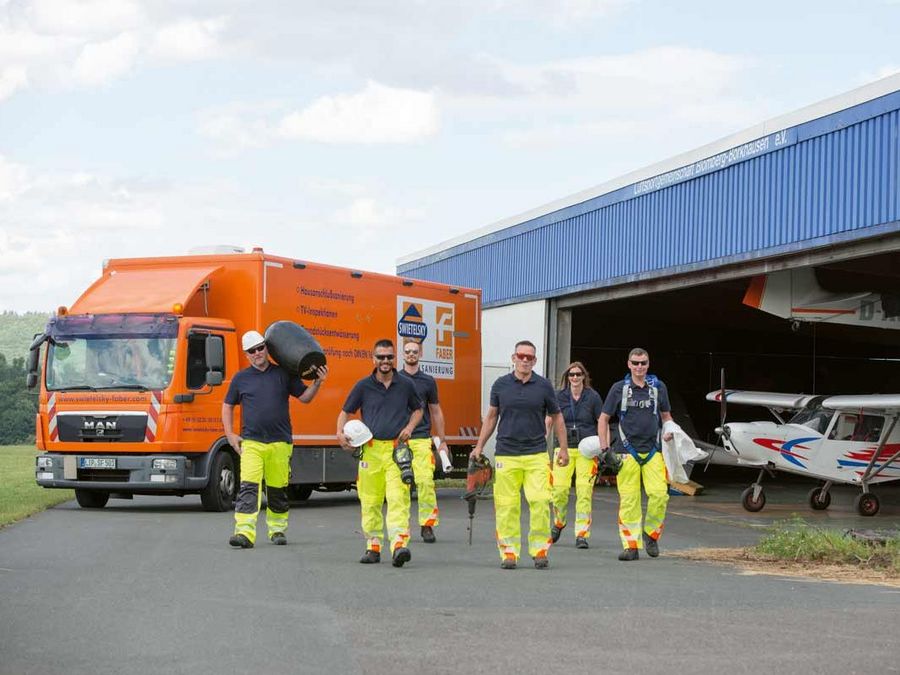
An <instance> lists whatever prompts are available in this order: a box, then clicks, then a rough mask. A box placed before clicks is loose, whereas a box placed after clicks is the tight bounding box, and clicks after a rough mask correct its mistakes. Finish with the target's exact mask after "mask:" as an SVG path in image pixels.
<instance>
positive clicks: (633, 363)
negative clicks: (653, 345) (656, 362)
mask: <svg viewBox="0 0 900 675" xmlns="http://www.w3.org/2000/svg"><path fill="white" fill-rule="evenodd" d="M648 363H650V362H649V361H632V362H631V365H633V366H646V365H647V364H648Z"/></svg>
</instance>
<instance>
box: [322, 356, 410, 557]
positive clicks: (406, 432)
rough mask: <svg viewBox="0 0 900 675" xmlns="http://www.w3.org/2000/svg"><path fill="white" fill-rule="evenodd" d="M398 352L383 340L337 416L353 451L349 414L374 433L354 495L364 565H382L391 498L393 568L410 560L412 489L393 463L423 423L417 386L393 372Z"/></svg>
mask: <svg viewBox="0 0 900 675" xmlns="http://www.w3.org/2000/svg"><path fill="white" fill-rule="evenodd" d="M395 359H396V350H395V349H394V343H393V342H392V341H391V340H387V339H385V340H379V341H378V342H376V343H375V348H374V350H373V361H374V364H375V369H374V370H373V371H372V374H371V375H369V376H368V377H364V378H363V379H361V380H360V381H359V382H357V383H356V384H355V385H354V386H353V389H352V390H351V391H350V394H349V395H348V396H347V400H346V401H344V405H343V407H342V409H341V412H340V414H339V415H338V418H337V438H338V442H339V443H340V444H341V445H342V446H343V447H345V448H348V449H349V448H350V443H349V440H348V438H347V436H345V435H344V425H345V424H346V423H347V420H348V419H350V415H352V414H354V413H356V412H357V411H359V412H360V416H361V417H362V421H363V423H364V424H365V425H366V426H367V427H369V430H370V431H371V432H372V440H370V441H369V442H368V443H366V444H365V445H364V446H363V448H362V455H361V456H360V458H359V474H358V476H357V479H356V492H357V494H358V495H359V504H360V509H361V511H362V529H363V534H364V535H365V537H366V552H365V554H363V557H362V558H360V562H361V563H363V564H371V563H378V562H381V539H382V537H383V535H384V517H383V515H382V512H381V508H382V505H383V504H384V501H385V498H387V531H388V539H389V540H390V542H391V551H392V556H391V564H393V566H394V567H403V564H404V563H406V562H409V561H410V560H411V559H412V554H411V553H410V551H409V547H408V543H409V502H410V498H409V485H407V484H406V483H404V482H403V480H402V479H401V474H400V467H399V466H398V465H397V463H396V462H395V461H394V448H395V446H396V445H397V443H405V442H406V441H407V440H408V439H409V437H410V436H412V433H413V430H414V429H415V428H416V425H417V424H418V423H419V421H420V420H421V419H422V400H421V399H420V398H419V396H418V394H416V389H415V387H414V386H413V383H412V382H411V381H410V380H409V379H408V378H405V377H402V376H400V375H399V374H398V373H397V370H396V369H395V368H394V360H395Z"/></svg>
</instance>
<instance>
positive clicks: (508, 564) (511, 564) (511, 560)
mask: <svg viewBox="0 0 900 675" xmlns="http://www.w3.org/2000/svg"><path fill="white" fill-rule="evenodd" d="M500 569H504V570H514V569H516V557H515V556H513V555H508V556H506V557H505V558H503V562H501V563H500Z"/></svg>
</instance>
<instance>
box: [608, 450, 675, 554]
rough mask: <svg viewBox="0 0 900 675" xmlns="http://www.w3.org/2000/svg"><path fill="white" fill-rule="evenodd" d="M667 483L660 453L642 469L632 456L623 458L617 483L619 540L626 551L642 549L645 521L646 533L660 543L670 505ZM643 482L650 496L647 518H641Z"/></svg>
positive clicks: (648, 497) (664, 465)
mask: <svg viewBox="0 0 900 675" xmlns="http://www.w3.org/2000/svg"><path fill="white" fill-rule="evenodd" d="M645 456H646V455H642V456H641V457H642V458H643V457H645ZM666 479H667V475H666V464H665V462H664V461H663V456H662V453H661V452H657V453H656V454H655V455H653V457H652V458H651V459H650V461H649V462H647V463H646V464H644V465H643V466H641V465H640V464H638V463H637V462H636V461H635V459H634V457H632V456H631V455H625V456H624V458H623V461H622V469H621V471H619V475H618V476H617V481H616V484H617V487H618V489H619V537H621V539H622V547H623V548H643V540H642V538H641V531H642V528H641V522H642V521H643V531H644V532H646V533H647V535H648V536H650V537H651V538H652V539H659V537H660V535H661V534H662V531H663V527H664V521H665V518H666V504H668V503H669V484H668V482H667V480H666ZM642 480H643V483H644V490H645V491H646V493H647V514H646V516H644V517H642V515H641V481H642Z"/></svg>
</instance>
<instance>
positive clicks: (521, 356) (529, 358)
mask: <svg viewBox="0 0 900 675" xmlns="http://www.w3.org/2000/svg"><path fill="white" fill-rule="evenodd" d="M516 358H517V359H519V361H524V362H525V363H531V362H532V361H534V360H535V359H536V358H537V357H536V356H535V355H534V354H521V353H519V352H516Z"/></svg>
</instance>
